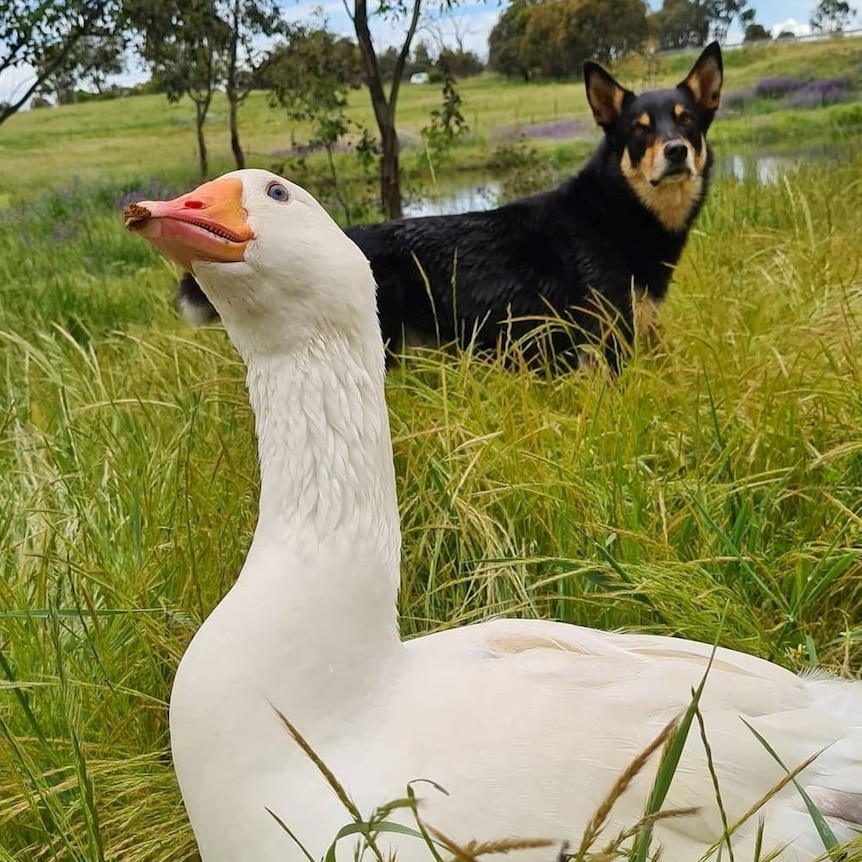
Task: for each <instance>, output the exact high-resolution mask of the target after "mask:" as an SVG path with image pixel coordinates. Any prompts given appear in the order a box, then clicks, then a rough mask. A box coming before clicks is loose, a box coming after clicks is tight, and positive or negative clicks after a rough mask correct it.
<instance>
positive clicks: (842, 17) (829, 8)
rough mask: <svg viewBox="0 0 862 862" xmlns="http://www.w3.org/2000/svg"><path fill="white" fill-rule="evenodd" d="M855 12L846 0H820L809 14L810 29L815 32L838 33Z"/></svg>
mask: <svg viewBox="0 0 862 862" xmlns="http://www.w3.org/2000/svg"><path fill="white" fill-rule="evenodd" d="M855 14H856V10H855V9H853V8H851V6H850V4H849V3H847V2H846V0H820V3H818V4H817V8H816V9H815V10H814V14H813V15H812V16H811V29H812V30H814V31H815V32H816V33H840V32H841V31H842V30H844V28H845V27H846V26H847V25H848V24H849V23H850V19H851V18H852V17H853V16H854V15H855Z"/></svg>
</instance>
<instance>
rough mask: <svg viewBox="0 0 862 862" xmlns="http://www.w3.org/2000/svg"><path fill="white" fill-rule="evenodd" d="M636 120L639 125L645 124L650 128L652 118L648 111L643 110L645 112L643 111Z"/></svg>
mask: <svg viewBox="0 0 862 862" xmlns="http://www.w3.org/2000/svg"><path fill="white" fill-rule="evenodd" d="M636 122H637V124H638V125H639V126H645V127H646V128H649V126H650V123H651V122H652V120H651V119H650V116H649V114H648V113H647V112H646V111H644V112H643V113H642V114H641V115H640V116H639V117H638V118H637V121H636Z"/></svg>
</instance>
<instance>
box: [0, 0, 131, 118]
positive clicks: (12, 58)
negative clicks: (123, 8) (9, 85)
mask: <svg viewBox="0 0 862 862" xmlns="http://www.w3.org/2000/svg"><path fill="white" fill-rule="evenodd" d="M119 8H120V4H119V0H65V2H62V3H46V2H44V0H0V74H3V73H4V72H6V73H11V72H13V71H18V72H19V73H21V74H22V76H23V82H22V84H21V86H20V88H18V89H17V90H16V91H15V92H13V93H12V94H11V95H10V96H9V98H7V99H6V101H4V102H2V103H0V124H2V123H3V122H5V121H6V120H8V119H9V117H11V116H12V115H13V114H15V113H17V112H18V111H19V110H20V109H21V108H22V107H24V105H26V104H27V101H28V100H29V99H30V97H31V96H32V95H33V94H34V93H38V92H41V91H43V90H44V89H45V88H46V86H47V85H48V84H49V82H51V81H52V80H54V79H56V78H57V77H58V76H60V75H61V74H62V73H64V72H66V71H67V70H68V69H69V68H70V67H72V66H74V64H75V63H76V62H77V61H76V54H75V49H76V48H77V47H78V46H79V45H80V44H81V43H82V41H83V40H85V39H88V38H100V37H104V36H105V35H106V34H110V33H111V32H112V31H113V30H114V28H115V27H116V23H117V18H118V15H119ZM79 56H80V55H78V57H79Z"/></svg>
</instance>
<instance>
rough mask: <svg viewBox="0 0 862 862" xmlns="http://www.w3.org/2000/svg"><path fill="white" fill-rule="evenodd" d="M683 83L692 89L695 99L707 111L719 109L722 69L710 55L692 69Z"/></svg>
mask: <svg viewBox="0 0 862 862" xmlns="http://www.w3.org/2000/svg"><path fill="white" fill-rule="evenodd" d="M683 84H684V85H685V86H686V87H688V89H689V90H691V93H692V95H693V96H694V100H695V101H696V102H697V103H698V104H699V105H700V106H701V107H702V108H706V110H707V111H716V110H718V106H719V103H720V101H721V69H719V67H718V63H716V62H715V59H714V58H712V57H710V58H709V59H707V60H706V61H705V62H704V63H703V64H702V65H700V66H699V67H698V66H696V67H695V68H694V69H692V70H691V72H690V73H689V76H688V77H687V78H686V79H685V80H684V81H683Z"/></svg>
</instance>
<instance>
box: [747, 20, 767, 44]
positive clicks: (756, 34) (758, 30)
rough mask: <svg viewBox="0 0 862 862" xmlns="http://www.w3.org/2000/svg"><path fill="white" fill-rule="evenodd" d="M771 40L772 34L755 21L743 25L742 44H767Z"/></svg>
mask: <svg viewBox="0 0 862 862" xmlns="http://www.w3.org/2000/svg"><path fill="white" fill-rule="evenodd" d="M771 39H772V34H771V33H770V32H769V30H767V29H766V27H764V26H763V24H758V23H757V22H756V21H752V22H751V23H750V24H746V25H745V31H744V35H743V37H742V41H743V42H768V41H770V40H771Z"/></svg>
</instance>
